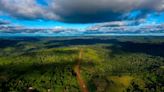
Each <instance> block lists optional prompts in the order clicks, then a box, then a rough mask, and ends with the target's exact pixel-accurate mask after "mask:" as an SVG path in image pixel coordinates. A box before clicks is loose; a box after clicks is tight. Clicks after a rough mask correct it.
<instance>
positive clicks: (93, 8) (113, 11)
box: [0, 0, 164, 23]
mask: <svg viewBox="0 0 164 92" xmlns="http://www.w3.org/2000/svg"><path fill="white" fill-rule="evenodd" d="M44 1H46V0H44ZM38 2H39V0H0V11H1V12H5V13H8V14H9V15H11V16H13V17H16V18H22V19H45V20H58V21H63V22H71V23H92V22H105V21H118V20H123V19H131V18H132V19H136V18H143V17H146V16H147V14H150V13H152V12H153V13H154V12H158V13H160V12H163V10H164V0H47V2H44V3H46V4H45V5H44V3H43V4H42V3H41V4H40V3H38ZM132 11H133V12H135V11H139V12H140V13H138V14H137V15H136V16H133V13H131V12H132ZM129 16H133V17H129Z"/></svg>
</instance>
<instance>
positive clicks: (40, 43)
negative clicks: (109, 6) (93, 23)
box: [0, 36, 164, 92]
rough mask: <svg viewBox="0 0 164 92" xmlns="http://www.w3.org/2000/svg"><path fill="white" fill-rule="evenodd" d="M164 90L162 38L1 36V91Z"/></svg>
mask: <svg viewBox="0 0 164 92" xmlns="http://www.w3.org/2000/svg"><path fill="white" fill-rule="evenodd" d="M81 49H82V57H81V62H80V73H81V76H82V78H83V80H84V81H85V83H86V85H87V88H88V91H89V92H164V37H153V36H152V37H151V36H149V37H148V36H147V37H139V36H138V37H121V36H116V37H114V36H111V37H110V36H108V37H107V36H106V37H58V38H57V37H56V38H55V37H3V38H0V92H81V89H80V87H79V83H78V81H77V78H76V76H77V74H76V73H75V71H74V67H75V65H76V63H77V62H76V61H77V59H78V57H79V52H80V50H81Z"/></svg>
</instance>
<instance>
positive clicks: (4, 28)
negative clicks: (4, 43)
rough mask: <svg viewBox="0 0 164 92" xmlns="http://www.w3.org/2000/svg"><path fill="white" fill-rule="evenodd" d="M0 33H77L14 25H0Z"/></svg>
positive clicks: (75, 31) (74, 31) (60, 28)
mask: <svg viewBox="0 0 164 92" xmlns="http://www.w3.org/2000/svg"><path fill="white" fill-rule="evenodd" d="M0 33H10V34H16V33H20V34H21V33H24V34H35V33H37V34H55V35H57V34H68V35H69V34H75V33H78V30H77V29H71V28H63V27H54V28H30V27H24V26H18V25H17V26H14V25H0Z"/></svg>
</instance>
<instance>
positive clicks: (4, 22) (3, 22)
mask: <svg viewBox="0 0 164 92" xmlns="http://www.w3.org/2000/svg"><path fill="white" fill-rule="evenodd" d="M7 24H10V22H9V21H5V20H0V25H7Z"/></svg>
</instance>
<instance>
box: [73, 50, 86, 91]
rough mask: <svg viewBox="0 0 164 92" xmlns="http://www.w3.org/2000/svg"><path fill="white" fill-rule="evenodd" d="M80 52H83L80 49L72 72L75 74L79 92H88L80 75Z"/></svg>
mask: <svg viewBox="0 0 164 92" xmlns="http://www.w3.org/2000/svg"><path fill="white" fill-rule="evenodd" d="M82 52H83V50H82V49H80V52H79V57H78V59H77V60H76V65H75V67H74V72H75V73H76V77H77V81H78V83H79V86H80V89H81V92H89V91H88V88H87V86H86V84H85V82H84V80H83V78H82V76H81V73H80V63H81V62H82Z"/></svg>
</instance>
